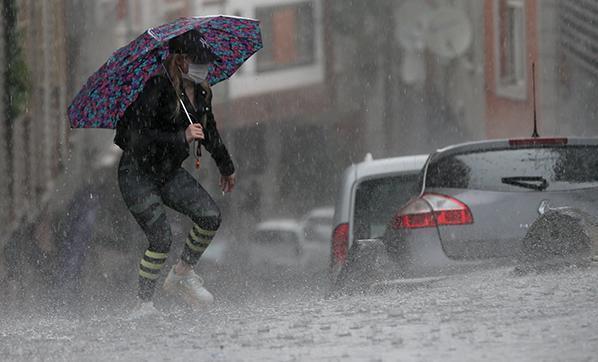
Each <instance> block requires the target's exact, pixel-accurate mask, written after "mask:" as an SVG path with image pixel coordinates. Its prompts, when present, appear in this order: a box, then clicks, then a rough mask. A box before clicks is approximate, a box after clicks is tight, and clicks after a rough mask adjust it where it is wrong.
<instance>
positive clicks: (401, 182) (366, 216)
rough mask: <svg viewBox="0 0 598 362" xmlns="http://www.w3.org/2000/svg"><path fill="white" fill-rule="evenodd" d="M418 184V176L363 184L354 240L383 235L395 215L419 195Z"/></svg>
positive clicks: (357, 195)
mask: <svg viewBox="0 0 598 362" xmlns="http://www.w3.org/2000/svg"><path fill="white" fill-rule="evenodd" d="M416 184H417V175H416V174H412V175H405V176H393V177H385V178H380V179H375V180H368V181H364V182H361V183H360V184H359V185H358V187H357V190H356V193H355V212H354V218H353V239H354V240H358V239H369V238H375V237H380V236H382V235H383V234H384V230H385V229H386V226H387V225H388V223H389V222H390V220H391V219H392V216H393V215H394V214H395V213H396V212H397V211H398V210H399V209H400V208H401V206H403V205H404V204H405V203H406V202H407V201H409V199H410V198H411V197H413V196H415V195H416V194H417V192H418V187H417V186H416Z"/></svg>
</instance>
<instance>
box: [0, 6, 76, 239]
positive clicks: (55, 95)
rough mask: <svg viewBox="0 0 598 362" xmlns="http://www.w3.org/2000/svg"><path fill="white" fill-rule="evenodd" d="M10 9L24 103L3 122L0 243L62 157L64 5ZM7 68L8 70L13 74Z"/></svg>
mask: <svg viewBox="0 0 598 362" xmlns="http://www.w3.org/2000/svg"><path fill="white" fill-rule="evenodd" d="M14 6H16V9H17V19H16V24H14V25H15V26H16V27H17V34H18V35H19V37H20V38H19V39H20V40H21V45H22V52H23V56H24V59H25V62H26V69H27V72H26V74H23V75H22V76H26V77H27V78H28V79H27V83H28V85H29V100H28V102H27V105H26V107H25V111H24V112H23V113H22V114H20V115H18V116H17V117H16V118H14V119H9V120H4V122H3V124H4V125H5V126H6V127H4V129H3V133H4V134H3V136H4V137H3V140H4V148H3V152H2V155H3V156H5V160H4V164H5V172H4V173H3V174H4V175H6V176H5V177H3V180H4V185H3V186H4V187H3V189H4V190H3V195H2V196H3V203H2V204H3V205H6V207H3V211H4V213H3V214H2V222H1V223H0V225H2V226H1V228H3V229H4V230H3V231H4V232H3V233H2V235H3V239H5V238H6V237H7V236H9V235H10V233H9V232H10V230H11V229H14V228H15V227H16V226H18V223H19V222H20V221H21V220H23V219H29V220H32V219H33V218H35V217H36V215H37V214H38V212H39V210H40V209H41V208H42V204H43V203H44V201H45V200H46V199H47V198H48V197H49V195H50V193H51V192H52V189H53V187H54V186H53V183H54V181H55V180H56V179H57V177H58V176H59V174H60V173H61V172H62V171H63V170H64V163H65V160H66V156H67V147H66V145H67V123H66V122H65V120H66V117H65V109H66V71H67V65H66V47H65V41H64V39H65V38H66V37H65V31H64V1H60V0H59V1H53V2H37V1H27V0H18V1H15V2H14ZM12 66H13V68H11V69H7V70H8V71H9V72H15V71H16V70H15V68H14V64H13V65H12ZM3 69H5V68H3ZM6 158H8V159H6ZM0 245H2V243H0Z"/></svg>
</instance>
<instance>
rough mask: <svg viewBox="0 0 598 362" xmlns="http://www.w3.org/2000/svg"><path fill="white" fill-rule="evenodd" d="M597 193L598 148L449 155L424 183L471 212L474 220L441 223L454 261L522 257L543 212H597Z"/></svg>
mask: <svg viewBox="0 0 598 362" xmlns="http://www.w3.org/2000/svg"><path fill="white" fill-rule="evenodd" d="M597 191H598V147H596V146H579V145H576V146H564V145H559V146H552V145H551V146H537V145H535V146H534V147H523V148H522V147H505V148H504V149H492V150H484V149H482V150H473V151H472V150H468V152H464V153H455V154H450V155H448V156H445V157H439V158H437V159H435V160H433V161H432V162H431V163H430V165H429V167H428V176H427V178H426V187H425V192H426V193H433V194H439V195H446V196H448V197H449V198H450V199H454V200H457V201H458V202H460V203H462V204H464V205H465V207H466V208H468V209H469V211H470V212H471V217H472V219H473V220H472V221H470V222H467V223H463V224H460V225H439V226H438V235H439V237H440V241H441V244H442V247H443V249H444V251H445V253H446V254H447V256H449V257H451V258H455V259H475V258H488V257H501V256H515V255H518V254H519V253H520V251H521V247H522V239H523V238H524V237H525V236H526V233H527V232H528V229H529V227H530V226H531V225H532V224H533V223H534V221H536V220H537V219H538V218H539V217H540V216H541V213H542V212H543V211H545V210H547V209H549V208H560V207H568V208H575V209H579V210H581V211H583V212H586V213H588V214H591V215H595V214H596V210H597V208H596V206H597V205H598V195H597V194H598V192H597ZM541 206H543V207H541ZM541 209H542V210H541Z"/></svg>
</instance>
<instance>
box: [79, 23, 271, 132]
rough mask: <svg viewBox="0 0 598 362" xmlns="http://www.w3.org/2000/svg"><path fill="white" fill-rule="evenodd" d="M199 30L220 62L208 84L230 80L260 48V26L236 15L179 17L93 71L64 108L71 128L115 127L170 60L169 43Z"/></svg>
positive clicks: (147, 33)
mask: <svg viewBox="0 0 598 362" xmlns="http://www.w3.org/2000/svg"><path fill="white" fill-rule="evenodd" d="M192 29H196V30H198V31H199V32H200V33H201V35H202V36H203V38H204V39H205V40H206V41H207V42H208V44H209V46H210V48H211V49H212V52H213V53H214V54H215V55H216V56H217V57H218V59H217V60H216V61H214V62H212V63H211V64H210V67H209V75H208V82H210V84H212V85H213V84H216V83H218V82H220V81H223V80H225V79H227V78H229V77H230V76H231V75H233V74H234V73H235V71H237V69H239V67H240V66H241V65H242V64H243V62H245V61H246V60H247V59H249V58H250V57H251V56H252V55H253V54H255V53H256V52H257V51H258V50H260V49H261V48H262V37H261V31H260V28H259V22H258V21H257V20H254V19H248V18H240V17H234V16H224V15H218V16H202V17H188V18H180V19H177V20H175V21H173V22H171V23H168V24H164V25H161V26H159V27H155V28H151V29H148V30H147V31H145V32H144V33H143V34H141V35H140V36H139V37H137V39H135V40H133V41H132V42H131V43H129V44H128V45H126V46H124V47H122V48H120V49H118V50H117V51H116V52H114V54H112V56H111V57H110V58H109V59H108V60H107V61H106V63H104V65H102V67H101V68H100V69H99V70H97V71H96V72H95V73H94V74H93V75H92V76H91V77H89V79H88V80H87V82H86V83H85V85H84V86H83V88H82V89H81V90H80V91H79V93H78V94H77V96H76V97H75V99H74V100H73V102H72V103H71V104H70V105H69V107H68V116H69V119H70V122H71V127H73V128H115V127H116V124H117V123H118V120H119V119H120V118H121V117H122V116H123V114H124V113H125V111H126V109H127V107H129V105H131V103H133V102H134V101H135V100H136V99H137V96H138V95H139V94H140V93H141V91H142V90H143V87H144V85H145V83H146V82H147V80H148V79H150V78H151V77H152V76H154V75H155V74H157V73H158V72H159V71H160V68H161V65H162V62H163V61H164V60H165V59H166V58H167V57H168V55H169V51H168V41H169V40H170V39H172V38H174V37H176V36H179V35H181V34H183V33H186V32H188V31H190V30H192Z"/></svg>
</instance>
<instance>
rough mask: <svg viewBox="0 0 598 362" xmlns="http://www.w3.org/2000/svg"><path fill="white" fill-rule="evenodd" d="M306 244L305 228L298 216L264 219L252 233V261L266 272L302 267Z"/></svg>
mask: <svg viewBox="0 0 598 362" xmlns="http://www.w3.org/2000/svg"><path fill="white" fill-rule="evenodd" d="M303 244H304V237H303V228H302V226H301V224H300V223H299V222H297V221H296V220H293V219H272V220H267V221H263V222H261V223H259V224H258V225H257V226H256V228H255V231H254V232H253V233H252V234H251V235H250V237H249V248H248V257H249V263H250V264H251V266H252V267H253V268H258V269H262V268H265V269H266V270H265V271H267V272H268V271H270V272H276V271H281V270H287V271H296V270H298V269H300V268H301V267H302V263H303V259H304V250H303Z"/></svg>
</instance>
